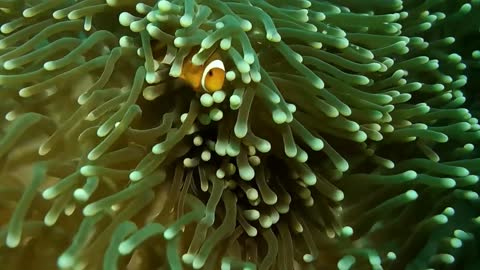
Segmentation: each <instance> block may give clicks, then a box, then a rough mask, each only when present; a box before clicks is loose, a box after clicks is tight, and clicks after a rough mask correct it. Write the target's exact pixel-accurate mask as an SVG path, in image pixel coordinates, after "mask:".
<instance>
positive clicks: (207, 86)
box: [180, 53, 225, 93]
mask: <svg viewBox="0 0 480 270" xmlns="http://www.w3.org/2000/svg"><path fill="white" fill-rule="evenodd" d="M192 57H193V55H190V56H189V57H188V58H186V59H185V61H184V63H183V67H182V73H181V74H180V78H181V79H182V80H184V81H185V82H187V83H188V84H189V85H190V86H191V87H192V88H193V90H194V91H196V92H200V91H205V92H209V93H211V92H215V91H218V90H221V89H222V87H223V83H224V81H225V66H224V64H223V61H222V60H221V57H220V54H218V53H213V54H212V55H211V56H210V58H208V60H207V61H206V62H205V63H204V64H203V65H201V66H196V65H194V64H193V63H192Z"/></svg>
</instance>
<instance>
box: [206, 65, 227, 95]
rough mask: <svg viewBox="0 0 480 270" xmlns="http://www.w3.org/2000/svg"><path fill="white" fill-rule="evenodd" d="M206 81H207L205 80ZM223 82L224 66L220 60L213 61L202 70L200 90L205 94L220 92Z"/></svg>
mask: <svg viewBox="0 0 480 270" xmlns="http://www.w3.org/2000/svg"><path fill="white" fill-rule="evenodd" d="M207 79H208V80H207ZM224 80H225V66H224V65H223V62H222V60H218V59H217V60H213V61H212V62H210V63H209V64H208V65H207V66H206V67H205V69H204V71H203V74H202V80H201V84H202V88H203V90H205V91H207V92H214V91H217V90H220V89H221V88H222V86H223V82H224Z"/></svg>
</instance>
